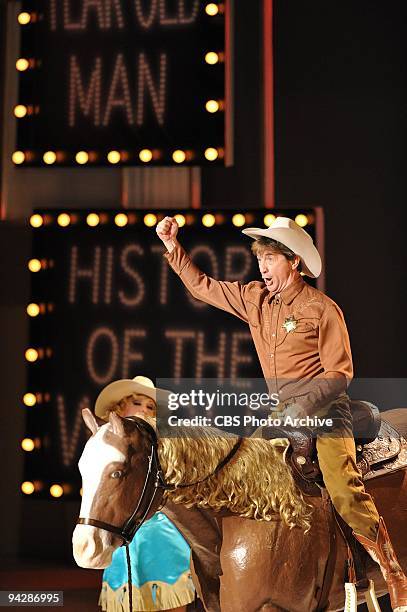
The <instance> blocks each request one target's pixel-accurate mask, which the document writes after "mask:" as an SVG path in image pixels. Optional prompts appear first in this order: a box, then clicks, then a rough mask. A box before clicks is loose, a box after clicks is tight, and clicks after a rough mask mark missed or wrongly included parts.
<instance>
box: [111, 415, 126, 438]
mask: <svg viewBox="0 0 407 612" xmlns="http://www.w3.org/2000/svg"><path fill="white" fill-rule="evenodd" d="M109 423H110V424H111V426H112V429H113V433H114V434H116V435H117V436H121V437H124V435H125V431H124V422H123V419H122V418H121V417H119V415H118V414H116V413H115V412H111V413H110V414H109Z"/></svg>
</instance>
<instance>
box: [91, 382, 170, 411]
mask: <svg viewBox="0 0 407 612" xmlns="http://www.w3.org/2000/svg"><path fill="white" fill-rule="evenodd" d="M132 393H138V394H139V395H146V396H147V397H150V398H151V399H152V400H154V401H155V403H156V404H157V406H158V405H167V401H168V395H169V394H170V393H171V392H170V391H167V390H166V389H159V388H158V387H155V386H154V383H153V381H152V380H150V379H149V378H147V377H146V376H136V377H135V378H133V379H127V378H124V379H122V380H115V381H114V382H112V383H110V385H107V387H105V388H104V389H102V391H101V392H100V393H99V395H98V398H97V400H96V404H95V414H96V416H98V417H101V418H102V419H103V418H105V417H106V412H107V410H108V409H109V408H110V407H112V406H114V405H115V404H117V403H118V402H120V400H122V399H123V398H124V397H127V396H129V395H132Z"/></svg>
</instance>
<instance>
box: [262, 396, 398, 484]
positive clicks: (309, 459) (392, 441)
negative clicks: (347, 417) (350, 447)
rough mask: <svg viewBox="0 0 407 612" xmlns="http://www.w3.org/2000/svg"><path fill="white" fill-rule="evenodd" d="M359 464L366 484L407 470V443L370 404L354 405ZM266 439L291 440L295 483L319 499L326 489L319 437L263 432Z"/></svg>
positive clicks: (304, 432)
mask: <svg viewBox="0 0 407 612" xmlns="http://www.w3.org/2000/svg"><path fill="white" fill-rule="evenodd" d="M351 413H352V420H353V432H354V437H355V444H356V462H357V465H358V468H359V470H360V472H361V473H362V476H363V480H369V479H372V478H376V477H378V476H380V475H382V474H388V473H390V472H393V471H396V470H399V469H402V468H403V467H406V466H407V441H406V440H404V438H403V437H401V436H400V434H399V432H398V431H397V430H396V429H395V428H394V427H392V425H390V423H388V422H387V421H384V420H382V419H381V415H380V412H379V410H378V408H377V407H376V406H374V405H373V404H371V403H370V402H366V401H362V400H352V401H351ZM271 429H272V431H271ZM263 437H265V438H268V439H270V438H276V437H280V438H288V439H289V441H290V447H289V449H288V453H287V461H288V463H289V464H290V467H291V469H292V472H293V476H294V479H295V480H296V482H297V484H298V485H299V487H300V488H301V489H302V491H303V492H304V493H305V494H308V495H319V494H320V488H321V487H323V486H324V483H323V478H322V474H321V471H320V468H319V464H318V457H317V451H316V440H315V435H313V434H312V431H311V430H310V429H307V428H303V429H297V428H289V427H273V428H270V429H266V430H263Z"/></svg>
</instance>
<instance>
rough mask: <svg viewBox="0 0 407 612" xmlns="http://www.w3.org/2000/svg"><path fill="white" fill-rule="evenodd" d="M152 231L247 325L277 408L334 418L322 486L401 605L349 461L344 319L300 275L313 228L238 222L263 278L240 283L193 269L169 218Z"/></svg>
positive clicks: (199, 292)
mask: <svg viewBox="0 0 407 612" xmlns="http://www.w3.org/2000/svg"><path fill="white" fill-rule="evenodd" d="M156 231H157V234H158V236H159V238H160V239H161V240H162V241H163V243H164V245H165V247H166V249H167V253H165V256H166V258H167V260H168V263H169V264H170V266H171V267H172V268H173V270H174V271H175V272H176V273H177V274H178V275H179V276H180V278H181V280H182V282H183V283H184V285H185V286H186V287H187V289H188V290H189V291H190V292H191V294H192V295H193V296H194V297H195V298H197V299H200V300H202V301H204V302H206V303H208V304H211V305H213V306H216V307H218V308H221V309H222V310H225V311H227V312H230V313H231V314H234V315H235V316H237V317H239V318H240V319H242V320H243V321H245V322H246V323H248V325H249V328H250V332H251V335H252V337H253V341H254V344H255V347H256V351H257V354H258V357H259V361H260V364H261V367H262V370H263V374H264V377H265V379H266V382H267V385H268V388H269V391H270V392H273V393H275V392H277V393H278V394H279V398H280V404H279V406H278V409H279V410H280V411H281V413H282V415H283V416H286V415H289V416H291V417H292V418H296V417H304V416H307V415H310V416H311V415H315V414H316V413H318V414H324V415H327V414H329V416H330V417H332V418H333V420H334V428H333V430H332V432H331V434H330V435H317V451H318V457H319V463H320V468H321V471H322V474H323V477H324V483H325V486H326V489H327V491H328V493H329V495H330V497H331V499H332V503H333V504H334V506H335V508H336V510H337V512H338V514H339V515H340V516H341V517H342V519H343V520H344V521H345V522H346V523H347V524H348V525H349V526H350V527H351V528H352V530H353V533H354V535H355V537H356V539H357V540H358V541H359V542H360V543H361V544H362V545H363V546H364V547H365V549H366V550H367V551H368V553H369V554H370V556H371V557H372V558H373V559H374V561H376V562H378V563H379V565H380V568H381V571H382V573H383V576H384V578H385V580H386V582H387V585H388V591H389V594H390V598H391V603H392V607H393V610H397V612H407V578H406V576H405V575H404V573H403V571H402V569H401V567H400V565H399V563H398V561H397V558H396V555H395V553H394V550H393V547H392V544H391V542H390V540H389V536H388V533H387V530H386V527H385V524H384V521H383V518H382V517H380V516H379V514H378V512H377V509H376V506H375V504H374V501H373V499H372V497H371V496H370V495H369V494H368V493H367V492H366V491H365V488H364V485H363V482H362V477H361V474H360V472H359V470H358V468H357V465H356V450H355V443H354V438H353V431H352V416H351V412H350V400H349V397H348V396H347V394H346V390H347V387H348V385H349V383H350V381H351V380H352V377H353V366H352V356H351V349H350V342H349V337H348V332H347V329H346V324H345V321H344V318H343V315H342V312H341V310H340V308H339V307H338V306H337V304H335V302H334V301H333V300H331V299H330V298H329V297H328V296H326V295H325V294H323V293H322V292H321V291H318V290H317V289H315V288H314V287H312V286H310V285H308V284H307V283H306V282H305V281H304V279H303V277H302V275H306V276H310V277H312V278H316V277H318V276H319V274H320V273H321V268H322V264H321V258H320V256H319V253H318V251H317V249H316V247H315V245H314V243H313V241H312V238H311V236H310V235H309V234H307V232H306V231H305V230H303V229H302V228H301V227H299V226H298V225H297V224H296V223H295V222H294V221H293V220H292V219H289V218H287V217H278V218H277V219H276V220H275V222H274V223H273V224H272V226H271V227H268V228H247V229H244V230H243V233H244V234H245V235H247V236H249V237H250V238H252V239H253V240H254V242H253V243H252V251H253V253H254V255H255V256H256V257H257V260H258V265H259V270H260V274H261V276H262V279H263V282H260V281H252V282H249V283H248V284H245V285H242V284H240V283H239V282H227V281H218V280H215V279H213V278H210V277H208V276H207V275H206V274H204V273H203V272H202V271H201V270H199V269H198V268H197V266H195V264H194V263H193V262H192V261H191V259H190V258H189V256H188V255H187V253H186V252H185V251H184V249H183V248H182V246H181V245H180V244H179V242H178V241H177V233H178V224H177V222H176V220H175V219H174V218H172V217H165V218H164V219H163V220H162V221H160V223H159V224H158V225H157V228H156Z"/></svg>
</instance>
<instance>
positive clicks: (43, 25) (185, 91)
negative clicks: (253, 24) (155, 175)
mask: <svg viewBox="0 0 407 612" xmlns="http://www.w3.org/2000/svg"><path fill="white" fill-rule="evenodd" d="M207 4H208V3H207V2H202V1H201V0H132V1H130V0H76V1H75V0H64V1H63V2H62V1H59V0H50V1H49V2H46V3H43V2H34V1H27V2H23V9H24V10H25V11H27V12H28V13H30V14H33V15H35V19H33V20H32V21H31V22H30V23H29V24H27V25H24V26H21V30H22V31H21V39H22V41H21V58H23V59H27V60H28V61H29V68H28V69H26V70H23V71H21V72H20V95H19V100H18V103H19V104H20V105H23V106H25V107H26V108H27V109H28V112H27V113H26V114H25V115H24V116H21V117H20V118H19V119H18V120H17V121H18V142H17V148H18V149H19V150H21V151H24V152H27V153H28V155H27V156H26V160H25V164H27V163H28V164H43V163H44V162H43V155H44V153H46V152H48V151H53V152H57V153H58V155H57V159H56V163H57V164H75V163H77V162H76V158H75V156H76V153H77V152H79V151H86V152H89V154H90V155H89V163H91V164H107V163H108V161H107V154H108V153H109V151H112V150H114V151H119V152H121V159H120V163H122V164H127V165H134V164H143V163H146V162H143V161H141V160H140V157H139V153H140V151H141V150H144V149H149V150H151V151H152V152H153V157H152V159H151V163H156V164H157V163H158V164H164V165H169V164H174V160H173V157H172V155H173V152H174V151H175V150H182V151H184V152H185V153H186V159H185V163H190V164H196V165H201V164H205V163H221V164H223V163H225V154H226V155H229V157H230V154H231V152H227V153H226V152H225V112H227V107H228V100H227V99H226V95H227V92H226V91H225V66H226V65H228V62H229V58H228V57H227V56H228V53H227V48H226V45H225V31H226V30H225V20H226V18H227V15H226V14H225V12H224V10H223V9H224V5H223V4H222V11H221V10H219V11H218V12H217V14H216V15H208V13H207V12H206V10H205V7H206V5H207ZM226 6H227V3H226ZM208 54H209V55H208ZM208 102H210V104H209V105H208ZM208 148H215V149H217V151H218V156H217V157H216V159H215V160H213V161H208V160H207V158H206V157H205V151H206V149H208Z"/></svg>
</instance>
